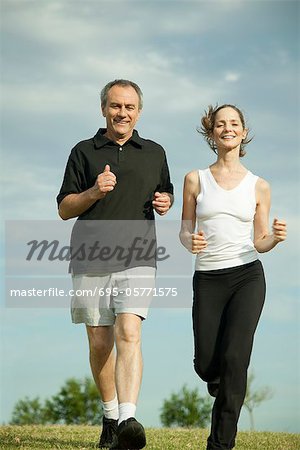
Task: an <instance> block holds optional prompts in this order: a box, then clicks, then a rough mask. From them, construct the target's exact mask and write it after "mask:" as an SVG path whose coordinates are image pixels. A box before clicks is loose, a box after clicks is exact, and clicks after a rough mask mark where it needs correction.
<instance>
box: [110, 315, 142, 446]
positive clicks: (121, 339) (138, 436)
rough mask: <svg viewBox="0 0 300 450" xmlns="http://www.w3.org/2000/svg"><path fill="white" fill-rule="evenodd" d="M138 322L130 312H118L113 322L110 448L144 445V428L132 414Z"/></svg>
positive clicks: (138, 365) (138, 367) (138, 375)
mask: <svg viewBox="0 0 300 450" xmlns="http://www.w3.org/2000/svg"><path fill="white" fill-rule="evenodd" d="M141 322H142V320H141V318H140V317H139V316H138V315H136V314H133V313H120V314H118V315H117V318H116V322H115V342H116V347H117V363H116V384H117V392H118V399H119V426H118V430H117V434H116V438H115V440H114V443H113V445H112V446H111V447H110V448H111V449H142V448H144V447H145V445H146V435H145V430H144V428H143V426H142V425H141V424H140V423H139V422H137V421H136V420H135V417H134V416H135V410H136V403H137V399H138V395H139V390H140V385H141V380H142V371H143V361H142V352H141Z"/></svg>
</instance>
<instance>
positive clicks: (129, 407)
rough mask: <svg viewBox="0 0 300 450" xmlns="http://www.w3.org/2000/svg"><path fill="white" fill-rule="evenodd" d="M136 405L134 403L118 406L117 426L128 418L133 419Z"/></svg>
mask: <svg viewBox="0 0 300 450" xmlns="http://www.w3.org/2000/svg"><path fill="white" fill-rule="evenodd" d="M135 411H136V405H135V404H134V403H120V404H119V424H120V423H121V422H123V420H127V419H129V417H135Z"/></svg>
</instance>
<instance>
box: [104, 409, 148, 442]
mask: <svg viewBox="0 0 300 450" xmlns="http://www.w3.org/2000/svg"><path fill="white" fill-rule="evenodd" d="M145 445H146V435H145V430H144V427H143V425H142V424H140V423H139V422H137V421H136V420H135V418H134V417H130V418H129V419H127V420H123V422H121V423H120V425H119V426H118V429H117V433H116V435H115V438H114V441H113V443H112V445H111V447H109V448H110V449H114V450H123V449H126V450H129V449H130V450H131V449H133V450H140V449H141V448H144V447H145Z"/></svg>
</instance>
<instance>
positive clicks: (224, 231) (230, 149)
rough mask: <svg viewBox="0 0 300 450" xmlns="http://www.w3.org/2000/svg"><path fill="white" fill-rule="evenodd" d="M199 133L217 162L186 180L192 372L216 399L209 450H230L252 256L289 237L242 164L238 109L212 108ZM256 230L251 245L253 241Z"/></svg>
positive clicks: (255, 295) (248, 344)
mask: <svg viewBox="0 0 300 450" xmlns="http://www.w3.org/2000/svg"><path fill="white" fill-rule="evenodd" d="M201 123H202V127H201V130H200V132H201V133H202V134H203V136H204V137H205V139H206V141H207V142H208V144H209V146H210V147H211V149H212V150H213V151H214V152H215V153H216V154H217V160H216V162H215V163H214V164H212V165H211V166H210V167H209V168H207V169H205V170H195V171H192V172H189V173H188V174H187V175H186V176H185V181H184V192H183V212H182V226H181V231H180V240H181V242H182V244H183V245H184V246H185V247H186V248H187V249H188V250H189V251H190V252H192V253H194V254H196V262H195V273H194V277H193V291H194V300H193V330H194V345H195V357H194V367H195V371H196V372H197V374H198V375H199V376H200V378H202V380H204V381H206V382H207V387H208V391H209V393H210V394H211V395H212V396H213V397H216V399H215V402H214V406H213V411H212V424H211V433H210V436H209V438H208V441H207V450H217V449H224V450H225V449H226V450H228V449H232V448H233V447H234V445H235V436H236V433H237V422H238V418H239V415H240V410H241V407H242V405H243V401H244V398H245V393H246V385H247V368H248V366H249V361H250V355H251V350H252V344H253V337H254V332H255V329H256V326H257V323H258V320H259V317H260V314H261V311H262V308H263V303H264V298H265V279H264V273H263V268H262V265H261V262H260V261H259V260H258V259H257V252H258V253H264V252H268V251H269V250H271V249H272V248H274V247H275V246H276V245H277V244H278V243H279V242H282V241H284V240H285V239H286V224H285V222H284V221H282V220H278V219H274V221H273V227H272V233H269V231H268V229H269V226H268V223H269V210H270V187H269V185H268V183H267V182H266V181H265V180H263V179H261V178H258V177H257V176H255V175H253V174H252V173H251V172H250V171H249V170H247V169H246V167H245V166H244V165H242V163H241V157H243V156H244V155H245V146H246V145H247V144H248V143H249V142H250V140H251V139H249V138H248V130H247V128H246V125H245V120H244V116H243V114H242V112H241V111H240V109H238V108H237V107H236V106H233V105H222V106H220V107H215V108H213V107H212V106H210V107H209V108H208V111H207V112H205V115H204V117H203V118H202V120H201ZM252 230H253V239H252V238H251V235H252Z"/></svg>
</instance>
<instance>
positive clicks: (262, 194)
mask: <svg viewBox="0 0 300 450" xmlns="http://www.w3.org/2000/svg"><path fill="white" fill-rule="evenodd" d="M256 202H257V203H256V213H255V217H254V246H255V248H256V250H257V251H258V252H259V253H265V252H268V251H270V250H272V248H274V247H275V246H276V245H277V244H278V243H279V242H282V241H284V240H285V239H286V234H287V233H286V223H285V221H284V220H278V219H274V221H273V226H272V233H271V234H270V233H269V214H270V206H271V190H270V186H269V184H268V183H267V182H266V181H265V180H263V179H262V178H259V179H258V181H257V183H256Z"/></svg>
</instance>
